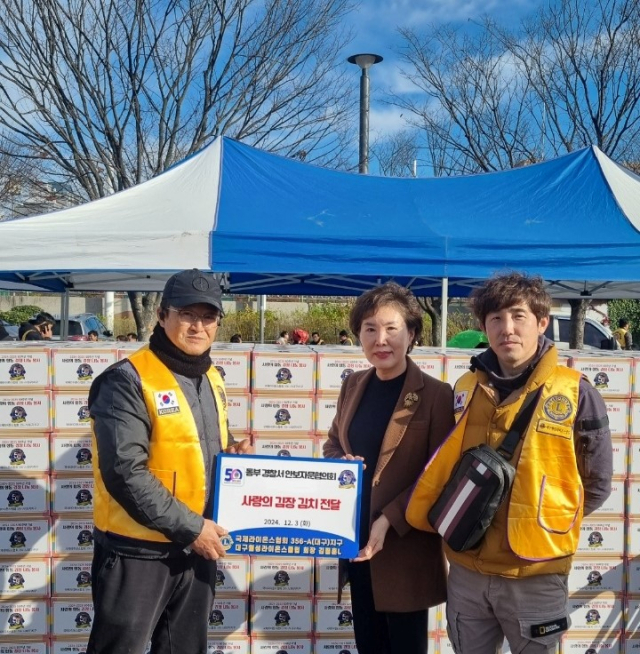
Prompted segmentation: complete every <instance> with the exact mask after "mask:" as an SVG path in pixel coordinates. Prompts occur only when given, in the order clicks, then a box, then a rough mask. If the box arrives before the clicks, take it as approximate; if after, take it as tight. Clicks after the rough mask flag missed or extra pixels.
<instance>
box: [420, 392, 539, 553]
mask: <svg viewBox="0 0 640 654" xmlns="http://www.w3.org/2000/svg"><path fill="white" fill-rule="evenodd" d="M540 392H541V391H540V390H538V391H532V392H531V393H529V394H528V395H527V397H526V398H525V399H524V402H523V403H522V406H521V407H520V411H518V414H517V415H516V417H515V419H514V421H513V425H512V426H511V429H510V430H509V431H508V433H507V435H506V436H505V437H504V439H503V440H502V443H501V444H500V446H499V447H498V448H497V450H494V449H493V448H492V447H490V446H489V445H487V444H486V443H483V444H482V445H478V446H477V447H472V448H470V449H468V450H466V451H465V452H463V454H462V456H461V457H460V460H459V461H458V463H457V464H456V467H455V468H454V470H453V472H452V473H451V477H450V478H449V481H447V483H446V485H445V487H444V489H443V490H442V493H440V496H439V497H438V499H437V500H436V502H435V504H434V505H433V506H432V507H431V510H430V511H429V514H428V516H427V517H428V519H429V523H430V524H431V526H432V527H433V528H434V529H435V530H436V531H437V532H438V533H439V534H440V535H441V536H442V538H443V539H444V541H445V543H447V545H449V547H450V548H451V549H452V550H454V551H455V552H464V551H466V550H470V549H473V548H474V547H476V546H477V545H478V544H479V543H480V541H481V540H482V538H483V537H484V534H485V532H486V531H487V529H488V528H489V525H490V524H491V521H492V520H493V517H494V516H495V514H496V512H497V511H498V509H499V508H500V505H501V504H502V502H503V501H504V499H505V498H506V497H507V495H508V494H509V490H510V489H511V485H512V484H513V479H514V477H515V474H516V469H515V468H514V467H513V466H512V465H511V464H510V463H509V461H510V460H511V458H512V457H513V453H514V452H515V449H516V447H517V445H518V443H519V442H520V439H521V438H522V435H523V434H524V431H525V429H526V428H527V425H528V424H529V422H530V421H531V417H532V415H533V411H534V409H535V406H536V402H535V401H534V400H536V399H537V398H538V397H539V395H540Z"/></svg>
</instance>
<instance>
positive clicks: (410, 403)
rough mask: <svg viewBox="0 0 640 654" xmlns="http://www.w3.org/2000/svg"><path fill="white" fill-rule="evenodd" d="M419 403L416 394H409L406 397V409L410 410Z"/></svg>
mask: <svg viewBox="0 0 640 654" xmlns="http://www.w3.org/2000/svg"><path fill="white" fill-rule="evenodd" d="M417 401H418V396H417V395H416V394H415V393H407V394H406V395H405V396H404V408H405V409H408V408H409V407H410V406H413V405H414V404H415V403H416V402H417Z"/></svg>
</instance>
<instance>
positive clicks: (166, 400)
mask: <svg viewBox="0 0 640 654" xmlns="http://www.w3.org/2000/svg"><path fill="white" fill-rule="evenodd" d="M129 361H130V362H131V364H132V365H133V367H134V368H135V369H136V370H137V371H138V374H139V375H140V380H141V384H142V396H143V399H144V402H145V404H146V407H147V411H148V413H149V418H150V420H151V434H150V436H149V459H148V462H147V465H148V468H149V472H150V473H151V474H152V475H154V477H156V478H157V479H158V480H159V481H160V482H161V483H162V485H163V486H164V487H165V488H166V489H167V490H168V491H169V492H170V493H171V494H172V495H173V496H174V497H175V498H176V499H177V500H180V501H181V502H182V503H184V504H186V505H187V506H188V507H189V509H191V510H192V511H193V512H194V513H197V514H198V515H202V512H203V511H204V506H205V499H206V485H207V475H206V472H205V467H204V457H203V454H202V448H201V445H200V438H199V436H198V430H197V428H196V422H195V419H194V418H193V414H192V413H191V411H190V409H189V403H188V401H187V398H186V397H185V395H184V393H183V392H182V389H181V388H180V385H179V384H178V380H177V379H176V378H175V377H174V375H173V373H172V372H171V371H170V370H169V368H167V367H166V366H165V365H164V364H163V363H162V362H161V361H160V359H159V358H158V357H157V356H156V355H155V354H154V353H153V352H152V351H151V350H150V349H149V347H148V346H145V347H143V348H142V349H140V350H138V351H137V352H135V354H132V355H131V356H130V357H129ZM207 378H208V379H209V383H210V384H211V388H212V389H213V395H214V397H215V402H216V406H217V409H218V424H219V428H220V441H221V446H222V449H223V450H224V449H225V448H226V447H227V443H228V440H229V433H228V430H227V398H226V394H225V391H224V383H223V381H222V377H221V376H220V373H219V372H218V371H217V370H216V368H215V367H214V366H211V368H210V369H209V371H208V372H207ZM92 431H93V452H94V466H93V469H94V479H95V497H94V523H95V525H96V527H97V528H98V529H100V530H101V531H104V532H110V533H114V534H119V535H121V536H126V537H129V538H136V539H139V540H148V541H155V542H163V543H164V542H168V539H167V538H166V537H165V536H163V535H162V534H161V533H160V532H158V531H155V530H153V529H148V528H147V527H144V526H142V525H141V524H140V523H138V522H136V521H135V520H134V519H133V518H131V516H129V514H128V513H127V512H126V510H125V509H124V508H123V507H122V506H121V505H120V504H118V502H116V500H115V499H114V498H113V497H111V495H109V492H108V491H107V489H106V487H105V485H104V482H103V480H102V475H101V474H100V465H99V460H98V448H97V447H96V441H95V438H96V436H95V431H94V430H93V420H92Z"/></svg>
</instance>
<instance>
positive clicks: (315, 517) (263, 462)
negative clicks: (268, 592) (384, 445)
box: [213, 454, 362, 558]
mask: <svg viewBox="0 0 640 654" xmlns="http://www.w3.org/2000/svg"><path fill="white" fill-rule="evenodd" d="M361 483H362V463H361V462H360V461H343V460H340V459H306V458H295V457H291V458H284V457H275V456H274V457H272V456H253V455H243V456H238V455H231V454H221V455H219V456H218V469H217V482H216V497H215V507H214V518H213V519H214V520H215V521H216V522H217V523H218V524H219V525H221V526H222V527H224V528H225V529H227V530H228V531H229V537H228V538H225V539H224V540H223V542H224V544H225V547H226V548H227V550H228V552H229V553H230V554H254V555H255V554H264V555H267V556H273V555H281V556H314V557H315V556H323V557H340V558H353V557H355V556H356V555H357V553H358V549H359V548H358V533H357V532H358V525H359V520H360V494H361V488H360V485H361Z"/></svg>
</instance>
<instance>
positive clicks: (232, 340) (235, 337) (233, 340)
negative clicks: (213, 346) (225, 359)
mask: <svg viewBox="0 0 640 654" xmlns="http://www.w3.org/2000/svg"><path fill="white" fill-rule="evenodd" d="M229 342H230V343H242V336H241V335H240V334H234V335H233V336H232V337H231V338H230V339H229Z"/></svg>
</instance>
